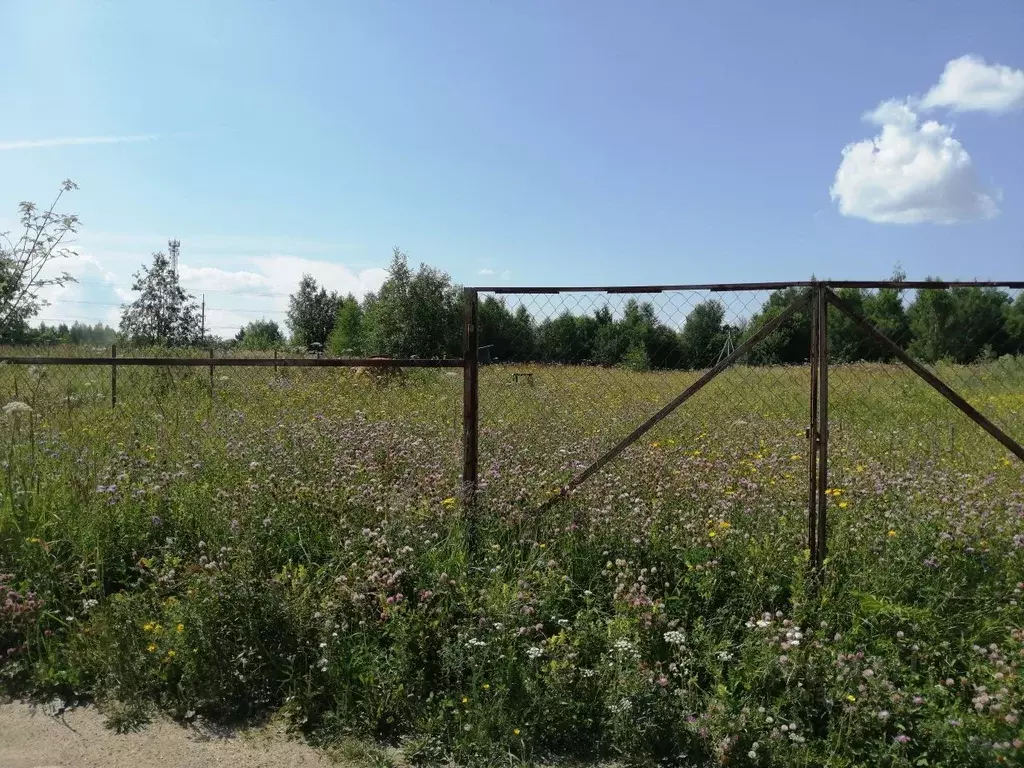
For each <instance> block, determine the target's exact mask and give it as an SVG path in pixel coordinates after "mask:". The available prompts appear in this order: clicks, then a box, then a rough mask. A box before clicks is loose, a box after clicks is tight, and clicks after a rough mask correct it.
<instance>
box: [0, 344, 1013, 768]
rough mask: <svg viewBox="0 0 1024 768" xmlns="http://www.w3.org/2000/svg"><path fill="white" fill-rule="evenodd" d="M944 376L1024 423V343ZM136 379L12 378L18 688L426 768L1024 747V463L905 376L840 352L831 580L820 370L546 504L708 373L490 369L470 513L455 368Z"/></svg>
mask: <svg viewBox="0 0 1024 768" xmlns="http://www.w3.org/2000/svg"><path fill="white" fill-rule="evenodd" d="M936 371H937V372H938V373H939V375H940V376H942V377H943V378H944V379H946V380H948V381H949V382H950V383H951V384H953V385H954V386H955V388H956V389H957V390H958V391H960V392H961V394H962V395H963V396H964V397H966V398H967V399H968V400H969V401H970V402H971V403H972V404H974V405H975V406H976V407H977V408H979V409H980V410H981V411H982V412H983V413H985V414H986V415H987V416H988V417H989V418H991V419H992V420H993V422H995V423H996V424H997V425H999V426H1000V427H1001V428H1003V429H1005V430H1006V431H1007V432H1008V433H1009V434H1011V435H1014V436H1015V437H1017V438H1018V439H1020V438H1022V437H1024V372H1022V364H1021V361H1019V360H1003V361H998V362H994V363H989V364H985V365H978V366H970V367H962V366H946V365H941V366H938V367H937V368H936ZM513 373H532V374H533V375H532V377H519V380H518V381H515V380H514V379H513V375H512V374H513ZM110 374H111V371H110V369H109V368H104V367H74V368H72V367H58V366H46V367H43V368H36V369H32V370H30V369H28V368H26V367H19V366H12V365H3V366H0V391H2V392H3V393H5V394H4V397H5V398H6V400H5V402H8V401H11V400H15V399H17V400H19V401H23V402H25V403H26V404H28V405H29V406H30V407H31V408H32V409H33V412H32V413H31V414H20V415H17V416H15V415H12V416H10V417H8V418H7V419H5V421H4V426H3V451H4V457H5V458H4V473H3V480H2V486H0V491H2V494H3V497H2V507H0V573H3V574H6V575H5V576H3V577H2V579H0V591H2V594H0V606H3V607H0V646H2V647H0V654H2V656H0V675H2V676H4V677H5V678H6V679H7V681H8V684H9V686H10V687H11V688H19V687H25V688H29V689H31V690H35V691H40V692H49V691H60V692H64V693H69V692H71V691H75V692H80V693H88V694H93V695H99V696H110V697H116V698H119V699H121V700H123V701H132V702H147V701H148V702H156V703H158V704H159V705H161V706H163V707H164V708H165V709H167V710H168V711H170V712H171V713H173V714H174V715H176V716H178V717H182V718H188V717H192V716H194V715H195V714H196V713H203V714H205V715H206V716H212V717H221V718H230V717H237V716H245V715H249V714H253V713H257V712H261V711H266V710H268V709H283V710H284V711H285V712H286V713H287V714H288V715H289V716H290V717H292V718H293V719H294V722H296V723H300V724H302V725H303V727H305V728H307V729H308V730H310V731H311V732H313V733H315V734H317V735H318V736H319V737H322V738H341V737H343V736H346V735H348V734H351V733H357V734H363V735H367V734H368V735H372V736H375V737H378V738H382V739H387V740H401V741H402V743H403V744H404V748H405V750H406V754H407V755H408V756H409V757H410V758H411V759H413V760H415V761H419V762H428V763H429V762H433V761H437V760H441V759H442V758H445V757H449V756H450V757H454V758H455V759H456V760H457V761H460V762H474V761H495V762H499V761H503V760H504V761H507V759H508V754H509V753H511V754H513V755H516V756H519V757H522V758H525V759H534V758H539V757H541V756H543V755H545V754H571V755H575V756H579V757H588V758H590V757H617V758H621V759H627V760H630V761H641V762H643V761H653V760H658V759H665V760H669V761H672V762H676V763H679V764H683V765H690V764H698V765H699V764H708V763H725V762H728V764H730V765H765V764H772V765H822V764H834V765H877V764H880V763H881V762H886V763H887V764H889V765H908V766H909V765H925V764H928V765H943V764H944V765H957V766H960V765H989V764H991V763H992V761H993V760H995V759H997V758H998V757H1000V756H1002V757H1004V758H1005V759H1006V760H1008V761H1011V762H1012V761H1013V760H1015V759H1017V757H1019V754H1020V753H1018V752H1016V751H1015V750H1017V749H1019V747H1018V746H1015V741H1014V740H1015V739H1016V738H1018V737H1019V735H1020V730H1019V729H1020V726H1019V724H1018V723H1017V721H1016V718H1017V717H1018V713H1017V707H1018V706H1019V704H1018V702H1019V701H1020V700H1022V698H1024V688H1022V686H1021V683H1020V678H1019V674H1018V666H1017V665H1019V663H1020V662H1019V659H1020V656H1019V654H1020V652H1021V649H1022V643H1024V634H1022V633H1021V626H1022V625H1024V615H1022V612H1021V608H1020V605H1019V601H1020V599H1021V595H1020V592H1021V589H1024V587H1021V586H1019V584H1018V582H1021V581H1022V580H1024V517H1022V515H1024V507H1022V504H1024V494H1022V482H1024V474H1022V466H1021V464H1020V462H1019V461H1017V460H1016V459H1015V458H1014V457H1012V456H1011V455H1010V454H1009V453H1007V452H1006V451H1005V450H1004V449H1003V448H1002V447H1001V446H999V445H998V443H996V442H995V441H994V440H993V439H992V438H991V437H989V436H988V435H986V434H985V433H984V432H982V431H981V429H980V428H978V427H977V425H975V424H974V423H972V422H970V421H969V420H968V419H966V417H964V416H963V415H962V414H959V413H958V412H957V411H955V409H953V407H952V406H951V405H950V404H949V403H947V402H945V401H944V400H943V399H942V398H941V396H939V395H938V394H937V393H935V392H934V391H933V390H931V389H930V388H929V387H928V386H927V384H925V383H924V382H923V381H921V380H920V379H918V378H917V377H916V376H915V375H914V374H912V373H911V372H909V371H906V370H904V369H902V368H900V367H898V366H889V365H880V364H872V365H852V366H833V367H832V368H831V370H830V381H831V387H830V391H829V400H830V427H831V430H830V454H831V457H832V458H831V461H830V465H829V477H830V480H829V495H828V499H829V524H830V536H829V545H830V558H829V560H828V562H827V567H826V577H825V579H824V582H823V583H822V584H821V585H820V586H816V585H815V584H814V583H813V582H811V581H809V580H808V570H807V551H806V546H807V544H806V539H807V533H806V529H807V492H808V478H807V465H808V462H807V450H808V439H807V435H806V432H805V430H806V428H807V425H808V419H809V402H808V388H809V371H808V369H807V368H805V367H804V368H801V367H774V368H772V367H764V368H755V367H746V366H739V367H736V368H733V369H730V370H729V371H727V372H726V373H724V374H723V375H722V376H720V377H719V378H717V379H715V380H714V381H713V382H711V383H710V384H709V385H708V386H707V387H706V388H705V389H704V390H703V391H701V392H700V393H698V394H697V395H696V396H694V397H693V398H692V400H690V401H689V402H687V403H685V404H684V405H683V406H682V407H680V408H679V409H678V410H677V411H676V412H675V413H673V414H672V415H671V416H669V417H668V418H667V419H665V420H664V421H663V422H662V423H661V424H659V425H658V426H657V427H655V428H654V429H652V430H651V431H650V432H648V433H647V434H646V435H644V436H643V437H642V438H641V439H640V440H639V441H638V442H637V443H636V444H635V445H633V446H632V447H631V448H630V449H628V450H627V451H626V452H625V453H624V454H623V455H622V456H621V457H620V458H619V459H618V460H616V461H615V462H613V463H611V464H609V465H608V466H607V467H606V468H605V470H604V471H602V472H600V473H598V474H597V475H596V476H595V477H593V478H592V479H591V481H590V482H588V483H587V484H585V485H584V486H582V487H581V488H580V489H579V491H578V492H577V493H576V494H575V495H574V496H573V497H572V498H570V499H567V500H564V501H561V502H558V503H556V504H554V505H553V506H551V507H550V508H549V509H548V510H546V511H544V512H541V511H540V507H541V504H543V502H545V501H547V500H548V499H550V498H551V496H552V494H554V493H555V492H557V490H558V489H559V488H561V487H562V486H563V485H564V484H565V483H566V482H567V481H568V480H569V479H570V478H571V477H573V476H574V475H575V474H577V473H578V472H580V471H581V470H582V469H584V468H585V467H586V466H587V464H589V463H590V462H591V461H592V460H594V459H595V458H597V457H598V456H600V455H601V454H602V453H603V452H604V451H606V450H608V449H609V448H611V447H612V446H613V445H614V444H615V443H616V442H617V441H618V440H620V439H621V438H622V437H624V436H625V435H626V434H628V433H629V432H630V431H631V430H632V429H634V428H635V427H636V426H637V425H638V424H640V423H641V422H642V421H643V420H644V419H646V418H647V417H648V416H650V415H651V414H652V413H653V412H655V411H657V410H658V409H659V408H660V407H661V406H662V405H664V403H665V402H667V401H668V400H670V399H671V398H673V397H674V396H675V395H677V394H678V393H679V392H681V391H682V390H683V389H685V388H686V387H687V386H688V385H689V384H691V383H692V382H693V381H694V380H695V379H696V378H697V376H698V375H699V374H698V373H693V372H663V373H633V372H628V371H623V370H617V369H598V368H591V367H582V366H580V367H561V366H517V367H510V366H498V365H495V366H486V367H484V368H483V369H482V370H481V374H480V474H481V491H480V494H479V497H478V504H477V507H476V509H475V512H474V520H475V522H474V523H473V524H472V525H470V524H469V518H470V510H468V509H466V508H464V507H463V504H462V502H461V470H462V457H461V429H462V424H461V416H462V410H461V406H462V400H461V397H462V377H461V372H459V371H429V370H427V371H410V372H407V373H406V375H405V376H404V377H403V378H402V379H401V380H398V381H393V382H390V383H386V384H384V383H378V382H376V381H375V380H374V379H373V378H372V377H367V376H359V375H357V374H356V373H355V372H353V371H344V370H337V369H286V368H283V367H282V368H281V369H280V370H278V371H276V372H275V371H274V369H272V368H236V367H223V366H222V367H219V368H215V369H214V372H213V377H212V380H211V376H210V372H209V370H208V369H207V368H205V367H200V368H181V367H179V368H172V369H166V368H148V367H130V366H121V367H119V369H118V376H117V406H116V408H115V407H112V405H111V375H110ZM471 545H472V546H471ZM797 634H799V637H797V636H796V635H797ZM975 646H977V648H979V649H981V650H976V649H975ZM947 681H949V682H947ZM986 697H987V698H986ZM979 703H980V706H979ZM954 723H955V724H954ZM782 725H786V730H784V731H783V730H782V729H781V726H782ZM790 725H792V726H794V727H793V728H792V729H791V728H790ZM684 756H685V757H684ZM922 759H924V760H927V761H928V762H927V763H924V762H920V761H921V760H922Z"/></svg>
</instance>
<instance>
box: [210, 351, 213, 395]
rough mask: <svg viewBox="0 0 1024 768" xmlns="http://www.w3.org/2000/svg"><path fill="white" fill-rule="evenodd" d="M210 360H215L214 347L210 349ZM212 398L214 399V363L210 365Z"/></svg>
mask: <svg viewBox="0 0 1024 768" xmlns="http://www.w3.org/2000/svg"><path fill="white" fill-rule="evenodd" d="M210 360H213V347H210ZM210 397H213V363H210Z"/></svg>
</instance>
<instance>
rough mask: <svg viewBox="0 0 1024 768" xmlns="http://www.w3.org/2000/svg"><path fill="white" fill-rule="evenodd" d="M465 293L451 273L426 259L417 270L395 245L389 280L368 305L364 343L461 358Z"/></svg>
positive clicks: (379, 351) (372, 350) (369, 347)
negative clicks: (413, 268) (456, 283)
mask: <svg viewBox="0 0 1024 768" xmlns="http://www.w3.org/2000/svg"><path fill="white" fill-rule="evenodd" d="M461 318H462V297H461V295H460V291H459V288H458V287H457V286H455V285H453V284H452V281H451V278H450V277H449V276H448V275H447V274H445V273H444V272H441V271H440V270H437V269H434V268H433V267H430V266H427V265H426V264H421V265H420V267H419V269H418V270H417V271H416V272H415V273H414V272H413V271H412V270H411V269H410V268H409V261H408V258H407V257H406V255H405V254H404V253H402V251H401V250H399V249H398V248H395V249H394V252H393V253H392V256H391V264H390V265H389V267H388V279H387V280H385V281H384V284H383V285H382V286H381V288H380V290H379V291H378V292H377V293H371V294H369V295H367V297H366V299H365V301H364V304H363V317H362V331H363V332H362V344H361V346H362V348H363V349H365V351H366V352H367V353H369V354H371V355H389V356H391V357H409V356H412V355H416V356H419V357H445V356H448V357H455V356H458V355H460V354H461V353H462V320H461Z"/></svg>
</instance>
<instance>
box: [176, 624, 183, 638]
mask: <svg viewBox="0 0 1024 768" xmlns="http://www.w3.org/2000/svg"><path fill="white" fill-rule="evenodd" d="M175 629H176V630H177V631H178V634H179V635H180V634H181V633H182V632H184V631H185V625H184V624H179V625H178V626H177V627H175Z"/></svg>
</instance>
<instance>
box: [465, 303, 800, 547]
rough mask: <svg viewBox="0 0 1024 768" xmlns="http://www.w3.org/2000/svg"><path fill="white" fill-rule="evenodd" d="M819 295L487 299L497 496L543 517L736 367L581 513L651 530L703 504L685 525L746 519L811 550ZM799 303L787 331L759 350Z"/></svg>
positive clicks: (484, 331) (485, 377) (488, 452)
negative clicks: (811, 398) (672, 512)
mask: <svg viewBox="0 0 1024 768" xmlns="http://www.w3.org/2000/svg"><path fill="white" fill-rule="evenodd" d="M808 298H809V289H807V288H806V287H792V288H789V289H782V290H778V291H768V290H760V289H758V290H747V291H728V292H726V291H719V292H712V291H707V290H675V291H662V292H658V293H635V294H632V293H605V292H560V293H557V294H542V293H523V294H504V295H500V296H498V295H486V294H485V295H482V296H481V298H480V308H479V318H480V320H479V327H480V344H481V345H482V350H481V351H482V359H483V360H485V361H487V362H485V364H483V365H482V367H481V371H480V396H479V398H480V468H481V476H482V486H483V488H484V490H483V493H484V494H485V495H486V496H487V497H488V498H489V499H490V500H492V502H493V501H494V500H496V499H515V500H518V502H519V503H518V505H513V506H512V508H510V509H509V510H508V512H509V513H511V514H514V511H515V507H516V506H518V507H519V508H522V509H525V510H535V509H536V507H537V506H538V505H539V504H542V503H544V502H545V501H547V500H550V499H551V498H552V497H553V495H554V494H557V493H559V492H560V489H562V488H564V487H565V486H566V484H567V483H571V481H572V479H573V478H574V477H579V476H580V473H581V472H583V471H585V470H586V468H587V467H588V466H589V465H591V464H592V463H593V462H594V461H596V460H599V459H600V458H601V457H602V455H604V454H606V452H608V451H609V450H611V449H613V448H614V447H615V446H616V445H617V444H618V443H619V442H620V441H622V440H623V438H625V437H626V436H627V435H629V434H630V433H631V432H633V430H635V429H636V428H637V427H638V426H639V425H641V424H643V423H644V422H645V421H647V420H648V419H649V418H650V417H651V416H652V415H653V414H655V413H657V412H658V411H659V410H660V409H662V408H663V407H664V406H665V405H666V404H667V403H670V402H671V401H672V400H673V399H675V398H677V397H678V396H679V395H680V394H681V393H683V392H684V391H686V390H687V389H688V388H690V387H692V386H693V385H694V384H695V383H696V382H698V380H700V379H701V377H702V376H703V375H705V374H706V373H707V372H708V371H709V369H712V368H714V367H715V366H716V365H718V364H719V363H722V364H724V363H726V362H728V361H730V360H732V361H733V364H732V365H730V366H728V367H726V368H724V369H723V370H722V372H721V373H719V374H718V375H717V376H716V377H714V378H712V379H711V380H710V381H709V382H708V383H707V384H706V385H705V386H703V388H702V389H700V390H699V391H697V392H696V393H695V394H693V395H692V397H690V398H689V399H687V400H686V401H685V402H684V403H682V404H681V405H680V406H679V407H678V408H677V409H676V410H674V411H673V412H672V413H671V414H669V415H668V416H667V417H665V418H664V419H663V420H661V421H660V422H658V423H657V424H656V425H655V426H653V427H652V428H651V429H650V430H649V431H647V432H646V433H645V434H643V435H642V436H641V437H640V438H639V439H638V440H637V441H636V442H635V443H633V444H632V445H630V446H629V447H628V448H626V449H625V450H624V451H623V453H622V454H621V455H620V456H618V457H617V458H616V459H614V460H613V461H610V462H609V463H607V464H606V465H604V466H603V468H602V469H601V470H600V471H598V472H597V473H596V474H594V476H593V477H590V478H589V479H588V480H587V481H586V482H584V483H582V484H581V485H580V486H579V488H578V489H577V490H575V491H574V492H573V493H572V500H571V502H570V503H571V504H572V505H574V507H575V509H577V510H580V509H582V510H585V512H584V516H585V517H586V518H588V519H590V520H591V521H593V523H594V524H595V525H606V524H607V525H610V526H614V527H615V528H617V529H621V530H623V531H626V532H628V531H630V530H634V529H636V530H637V533H638V534H639V532H640V529H642V528H643V527H644V526H645V525H649V524H651V521H652V520H653V519H654V518H655V517H657V516H658V515H659V510H661V509H671V508H676V509H678V508H680V507H686V508H694V507H699V508H700V510H701V511H700V514H698V515H696V516H692V515H690V516H684V517H679V518H677V519H678V524H679V525H681V526H684V527H687V528H689V527H692V526H698V527H700V529H701V531H702V535H704V534H705V533H706V532H704V527H705V526H710V528H711V532H710V533H707V534H706V535H712V536H713V535H714V531H715V530H716V528H715V526H717V525H723V526H726V525H731V524H730V523H729V522H728V521H730V520H732V521H733V523H732V524H735V523H737V522H738V519H739V518H740V517H742V516H744V515H746V516H749V517H751V518H755V517H756V518H760V519H761V520H763V521H770V524H771V525H774V526H776V527H777V530H778V532H779V536H778V540H779V542H780V543H781V544H782V545H783V546H787V547H792V546H793V545H795V546H796V547H797V548H799V547H801V546H803V545H802V541H803V538H804V535H805V534H804V530H805V526H806V522H805V521H806V508H807V458H808V457H807V451H808V444H809V441H808V437H807V434H806V427H807V424H808V413H809V404H808V392H809V385H810V368H809V365H808V352H809V349H810V340H811V327H810V318H811V305H810V303H808V302H806V299H808ZM794 303H798V304H799V305H800V306H799V307H798V308H797V309H796V310H795V312H794V314H792V316H790V317H788V319H786V320H785V322H784V323H783V324H782V325H781V326H780V327H779V329H778V330H777V331H776V332H774V333H771V334H769V335H767V336H766V337H765V338H764V339H763V340H761V341H760V342H758V343H756V344H754V345H753V346H751V347H750V348H749V349H746V348H745V346H744V345H745V343H746V342H747V340H748V339H750V338H751V336H753V335H754V334H756V333H758V331H759V329H761V328H762V327H763V326H765V325H766V324H767V323H769V322H771V321H773V320H774V318H776V317H778V316H779V315H780V314H782V313H783V312H784V311H786V310H787V309H788V308H789V307H790V305H792V304H794ZM555 517H559V516H558V515H557V514H556V515H555ZM563 517H564V516H563ZM576 517H578V515H577V514H574V518H576ZM705 517H706V518H707V519H706V520H705V519H704V518H705ZM645 521H646V522H645Z"/></svg>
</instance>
